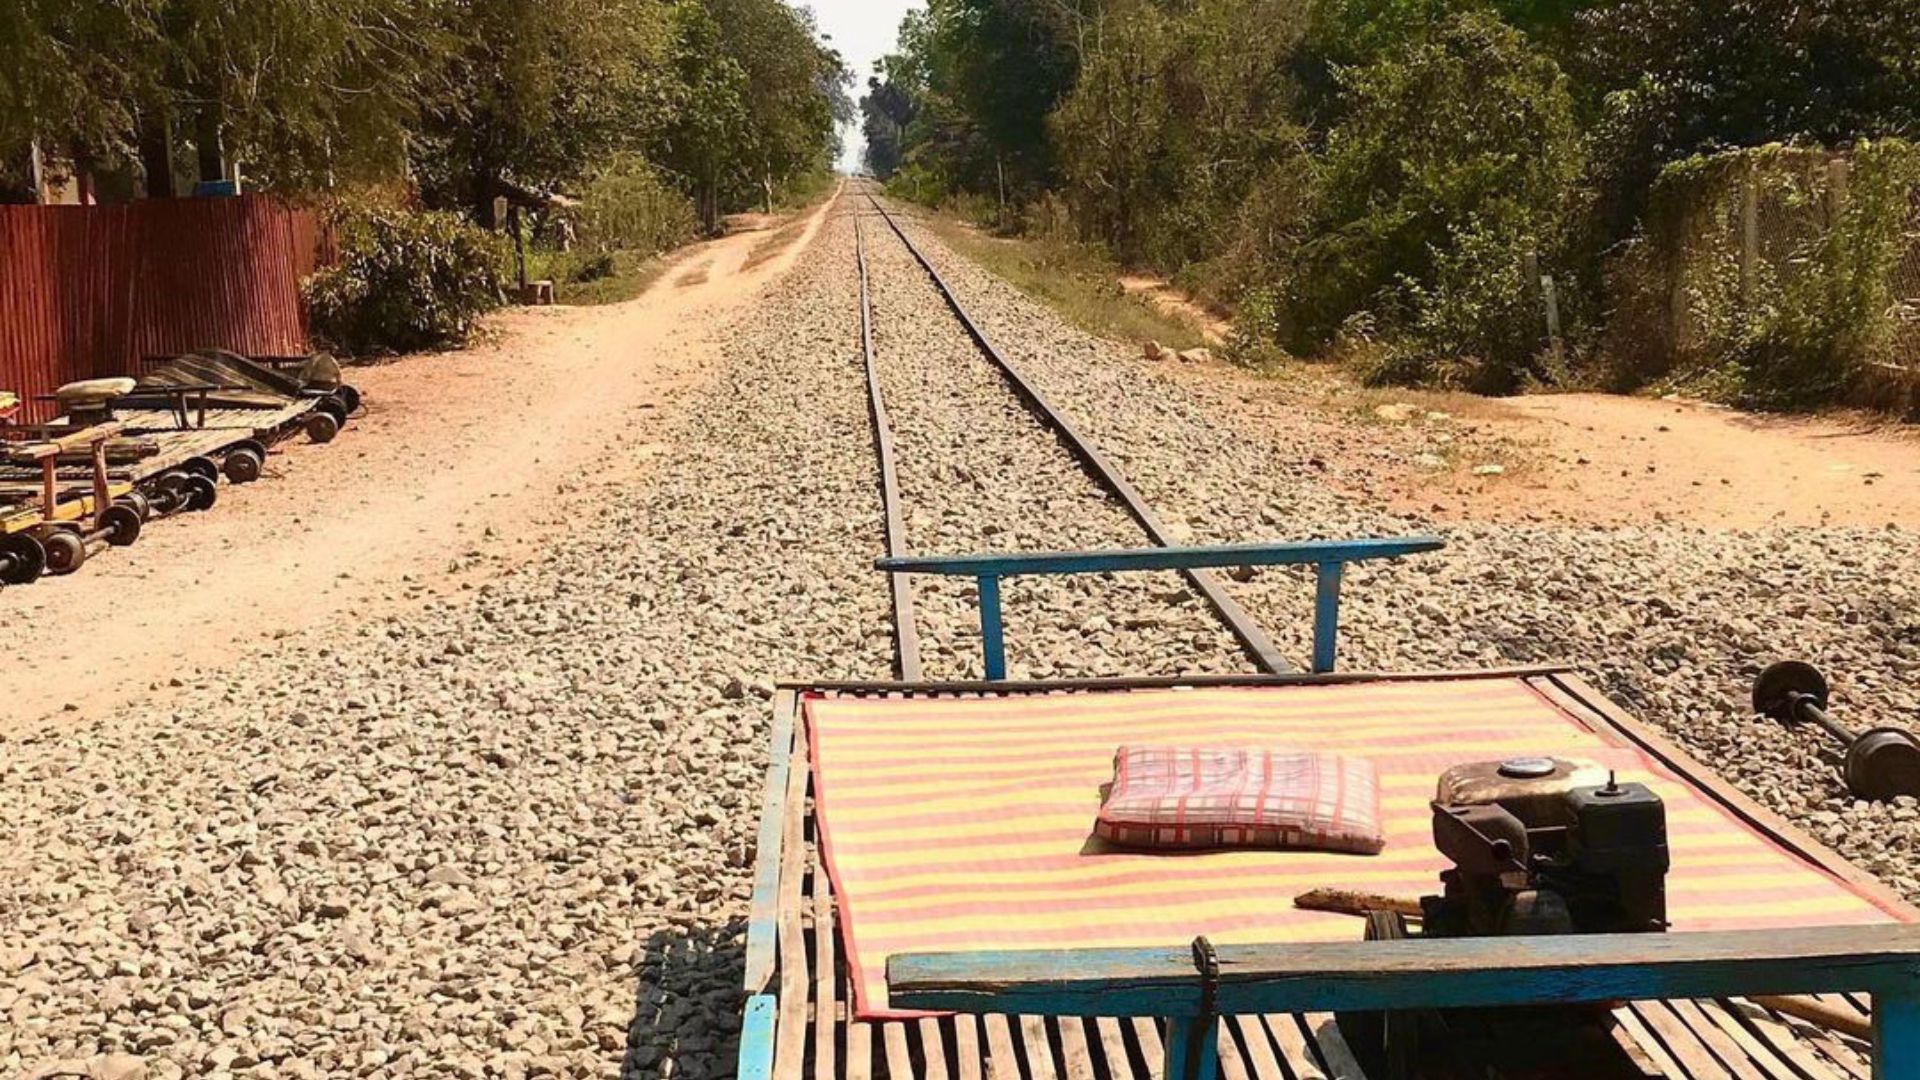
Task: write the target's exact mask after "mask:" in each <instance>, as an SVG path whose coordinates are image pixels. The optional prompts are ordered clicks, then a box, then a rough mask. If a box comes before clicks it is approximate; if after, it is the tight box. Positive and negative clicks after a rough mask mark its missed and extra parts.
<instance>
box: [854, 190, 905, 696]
mask: <svg viewBox="0 0 1920 1080" xmlns="http://www.w3.org/2000/svg"><path fill="white" fill-rule="evenodd" d="M853 254H854V261H855V263H856V264H857V265H858V266H859V268H860V356H861V361H862V363H863V364H864V365H865V367H866V370H867V416H868V417H869V418H870V419H871V420H872V422H873V450H874V454H875V455H876V456H878V457H879V459H880V505H881V507H882V508H883V509H884V510H885V512H886V522H887V555H888V556H889V557H891V558H896V559H897V558H901V557H903V556H905V555H906V554H907V521H906V517H905V515H903V514H902V513H901V511H900V474H899V471H898V470H897V469H895V468H894V460H893V423H892V421H891V420H889V419H888V418H887V404H886V402H885V401H884V400H882V398H881V395H880V372H879V368H878V367H877V366H876V364H875V363H874V359H873V301H872V298H871V295H870V294H869V292H868V289H867V237H866V231H865V230H864V229H862V228H861V227H860V215H859V214H858V213H855V214H854V215H853ZM887 579H888V582H889V584H890V585H891V587H892V593H893V642H894V658H893V666H894V670H895V672H896V673H898V675H899V676H900V678H901V679H902V680H903V681H906V682H917V681H918V680H919V679H920V631H919V629H918V628H916V627H915V626H914V623H913V579H912V577H911V575H908V574H906V573H890V574H888V575H887Z"/></svg>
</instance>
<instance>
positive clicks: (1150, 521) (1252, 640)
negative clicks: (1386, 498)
mask: <svg viewBox="0 0 1920 1080" xmlns="http://www.w3.org/2000/svg"><path fill="white" fill-rule="evenodd" d="M862 194H864V195H866V198H867V201H868V202H869V203H872V204H873V208H874V209H875V210H877V211H879V213H880V217H881V220H883V221H885V222H886V223H887V226H888V227H889V228H891V229H892V230H893V234H894V235H895V236H897V237H899V238H900V242H901V243H902V244H905V245H906V247H907V251H909V252H911V253H912V255H913V258H914V261H916V262H918V263H919V264H920V268H921V269H922V270H925V271H926V273H927V276H928V277H929V278H932V279H933V286H934V288H935V289H936V290H937V291H938V292H939V293H940V296H941V298H942V299H943V300H945V301H946V304H947V308H948V309H949V310H950V311H952V312H953V314H954V317H955V318H957V319H959V320H960V325H961V326H963V327H964V328H965V329H966V331H967V336H968V337H970V338H972V339H973V343H974V344H975V345H976V346H977V347H979V349H980V351H981V352H982V353H984V354H985V355H986V357H987V358H988V359H989V360H991V361H993V364H994V366H995V367H997V368H999V369H1000V373H1001V374H1002V375H1003V376H1005V378H1006V380H1007V382H1008V383H1010V384H1011V385H1012V386H1013V388H1014V391H1015V392H1016V393H1017V394H1018V395H1019V396H1020V398H1021V399H1022V400H1024V401H1025V402H1026V404H1027V408H1028V410H1029V411H1031V412H1033V413H1034V414H1035V415H1036V416H1037V417H1038V418H1039V420H1040V422H1041V423H1042V424H1043V425H1045V426H1046V427H1048V428H1049V429H1051V430H1052V431H1053V433H1054V435H1055V436H1056V437H1058V438H1059V439H1060V441H1061V442H1062V443H1064V444H1065V445H1066V448H1067V450H1068V451H1069V452H1070V453H1072V454H1073V455H1074V457H1075V458H1077V459H1078V460H1079V461H1080V464H1081V466H1082V467H1083V468H1085V469H1086V470H1087V472H1088V473H1089V474H1091V475H1092V476H1093V478H1094V479H1095V480H1096V481H1098V482H1099V483H1100V484H1101V485H1102V486H1104V487H1105V488H1106V489H1107V490H1108V491H1109V492H1110V493H1112V495H1113V496H1114V497H1115V498H1117V499H1119V500H1120V503H1121V505H1123V506H1125V507H1126V509H1127V513H1128V514H1130V515H1132V517H1133V519H1134V521H1136V522H1138V523H1139V525H1140V528H1141V529H1142V530H1144V531H1145V532H1146V534H1147V536H1148V537H1149V538H1151V539H1152V540H1153V542H1154V543H1155V544H1157V545H1159V546H1160V547H1177V546H1179V542H1178V540H1177V539H1176V538H1175V537H1174V536H1173V535H1172V534H1170V533H1169V532H1168V531H1167V527H1166V526H1165V525H1164V524H1162V523H1161V521H1160V518H1159V517H1158V516H1157V515H1155V514H1154V512H1153V510H1152V509H1151V508H1149V507H1148V506H1147V503H1146V500H1145V499H1144V498H1142V497H1141V495H1140V492H1139V490H1138V489H1136V488H1135V487H1134V486H1133V484H1132V483H1131V482H1130V481H1129V480H1128V479H1127V478H1126V476H1125V475H1123V474H1122V473H1121V472H1120V470H1119V468H1118V467H1116V466H1115V465H1114V464H1113V463H1112V462H1111V461H1110V460H1108V458H1107V456H1106V454H1105V453H1103V452H1102V451H1101V450H1100V448H1099V447H1098V446H1095V445H1094V443H1093V441H1092V440H1091V439H1088V438H1087V437H1086V436H1085V435H1083V434H1081V432H1080V430H1079V429H1078V428H1076V427H1075V426H1074V425H1073V422H1072V421H1070V420H1068V419H1067V418H1066V416H1065V414H1063V413H1061V412H1060V410H1059V409H1057V408H1055V407H1054V405H1053V402H1051V401H1050V400H1048V399H1047V396H1046V395H1045V394H1043V393H1041V392H1040V389H1039V387H1037V386H1035V385H1034V384H1033V382H1032V380H1030V379H1028V378H1027V375H1026V373H1025V372H1024V371H1022V370H1021V369H1020V367H1019V365H1017V364H1015V363H1014V362H1013V361H1012V360H1010V359H1008V358H1007V356H1006V354H1005V353H1002V352H1001V351H1000V349H999V348H998V347H997V346H995V345H994V343H993V341H992V339H990V338H989V337H987V334H986V331H985V330H983V329H981V327H980V325H979V324H978V323H976V322H974V320H973V316H971V315H969V314H968V313H967V309H966V308H965V307H964V306H963V305H962V304H961V303H960V298H959V297H958V296H957V295H956V294H955V293H954V291H953V289H952V288H951V287H950V286H949V285H948V284H947V282H946V280H945V279H944V278H942V277H941V276H940V271H938V270H936V269H934V266H933V263H932V262H930V261H929V260H928V259H927V257H926V255H925V254H924V253H923V252H922V251H921V250H920V247H919V245H917V244H915V243H914V242H913V239H912V238H911V237H909V236H908V235H907V234H906V231H905V230H904V229H902V228H900V223H899V222H897V221H895V220H894V219H893V215H892V214H891V213H888V211H887V208H886V207H884V206H881V205H880V200H878V199H876V198H874V197H873V194H872V193H871V192H862ZM863 281H864V279H863ZM869 371H871V369H869ZM1181 572H1182V573H1183V574H1184V575H1186V578H1187V581H1188V582H1190V583H1191V584H1192V585H1193V587H1194V588H1195V589H1196V590H1198V591H1199V593H1200V595H1201V596H1203V597H1205V598H1206V601H1207V603H1208V605H1209V606H1211V607H1212V608H1213V610H1214V613H1215V614H1216V615H1218V616H1219V617H1220V621H1221V622H1224V623H1225V624H1226V625H1227V629H1228V630H1229V631H1231V632H1232V633H1233V636H1234V637H1235V638H1237V639H1238V640H1239V642H1240V646H1241V648H1243V649H1245V650H1246V652H1247V655H1248V656H1250V657H1252V659H1253V662H1254V663H1255V664H1256V665H1257V666H1259V668H1260V669H1261V670H1262V671H1265V672H1266V673H1268V674H1270V675H1284V674H1290V673H1294V672H1297V671H1299V670H1300V669H1299V668H1298V667H1297V666H1295V665H1294V664H1293V663H1291V662H1289V661H1288V660H1287V659H1286V657H1284V656H1282V655H1281V654H1280V650H1279V648H1277V647H1276V646H1275V645H1274V643H1273V639H1272V638H1270V637H1268V636H1267V632H1266V631H1265V630H1262V629H1261V628H1260V626H1259V624H1257V623H1255V622H1254V621H1253V617H1252V616H1250V615H1248V614H1247V610H1246V609H1245V608H1243V607H1241V606H1240V604H1239V602H1238V601H1236V600H1234V599H1233V597H1231V596H1228V595H1227V593H1226V589H1225V588H1223V587H1222V586H1221V584H1220V579H1219V578H1218V577H1216V576H1214V574H1212V573H1211V572H1209V571H1207V570H1183V571H1181Z"/></svg>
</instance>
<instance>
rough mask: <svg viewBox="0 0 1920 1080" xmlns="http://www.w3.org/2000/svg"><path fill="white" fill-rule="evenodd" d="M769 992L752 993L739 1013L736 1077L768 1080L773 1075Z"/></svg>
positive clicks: (771, 1020)
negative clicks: (738, 1054)
mask: <svg viewBox="0 0 1920 1080" xmlns="http://www.w3.org/2000/svg"><path fill="white" fill-rule="evenodd" d="M773 1011H774V1001H773V997H772V995H769V994H755V995H753V996H752V997H750V998H748V999H747V1007H746V1011H745V1012H744V1013H742V1014H741V1017H740V1064H739V1068H738V1070H737V1075H738V1076H739V1080H769V1077H771V1076H772V1075H773Z"/></svg>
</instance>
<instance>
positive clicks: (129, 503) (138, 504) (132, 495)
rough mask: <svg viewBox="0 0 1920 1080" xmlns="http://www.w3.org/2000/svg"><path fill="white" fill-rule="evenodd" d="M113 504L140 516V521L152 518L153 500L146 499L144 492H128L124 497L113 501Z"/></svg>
mask: <svg viewBox="0 0 1920 1080" xmlns="http://www.w3.org/2000/svg"><path fill="white" fill-rule="evenodd" d="M113 504H114V505H115V506H125V507H128V508H130V509H131V510H132V511H133V512H134V513H136V514H139V515H140V520H141V521H145V520H147V519H148V518H150V517H152V516H153V500H152V499H149V498H147V493H146V492H144V491H129V492H127V493H126V494H125V495H122V496H120V497H119V498H117V499H115V500H113Z"/></svg>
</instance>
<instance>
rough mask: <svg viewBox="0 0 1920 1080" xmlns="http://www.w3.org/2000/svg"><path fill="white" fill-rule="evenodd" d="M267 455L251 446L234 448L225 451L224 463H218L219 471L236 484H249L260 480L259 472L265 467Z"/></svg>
mask: <svg viewBox="0 0 1920 1080" xmlns="http://www.w3.org/2000/svg"><path fill="white" fill-rule="evenodd" d="M266 463H267V455H266V453H265V452H264V451H261V450H258V449H256V448H255V447H253V446H245V445H242V446H236V447H234V448H233V449H232V450H229V451H227V457H226V460H225V461H222V462H221V463H220V471H221V472H224V473H226V474H227V479H228V480H231V481H233V482H234V483H236V484H251V483H253V482H254V481H255V480H258V479H260V470H261V469H262V468H264V467H265V466H266Z"/></svg>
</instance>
